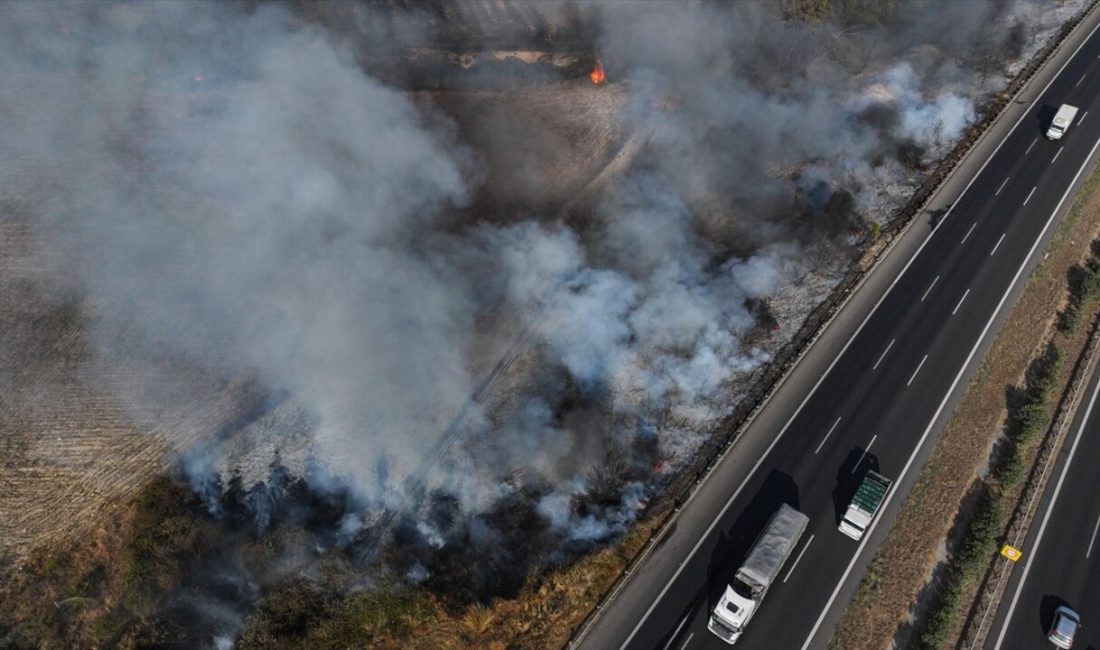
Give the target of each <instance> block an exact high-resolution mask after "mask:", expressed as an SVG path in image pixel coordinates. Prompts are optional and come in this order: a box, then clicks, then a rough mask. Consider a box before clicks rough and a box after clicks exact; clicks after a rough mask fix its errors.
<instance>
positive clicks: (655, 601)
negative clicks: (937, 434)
mask: <svg viewBox="0 0 1100 650" xmlns="http://www.w3.org/2000/svg"><path fill="white" fill-rule="evenodd" d="M1097 29H1100V24H1097V25H1096V26H1095V27H1093V28H1092V31H1090V32H1089V33H1088V35H1087V36H1085V38H1084V39H1082V41H1081V42H1080V43H1078V44H1077V48H1076V49H1074V50H1073V53H1072V54H1070V55H1069V57H1067V58H1066V60H1065V61H1064V62H1063V63H1062V65H1061V67H1059V68H1058V70H1057V71H1056V72H1055V73H1054V74H1053V75H1052V76H1051V78H1050V80H1049V81H1047V83H1046V85H1045V86H1043V89H1042V90H1040V91H1039V92H1038V94H1036V95H1035V99H1033V100H1031V104H1030V105H1029V106H1028V107H1027V110H1026V111H1024V112H1022V113H1021V114H1020V117H1018V118H1016V123H1015V124H1013V125H1012V128H1011V129H1009V130H1008V133H1006V134H1005V136H1004V137H1003V138H1001V141H1000V142H999V143H997V146H996V147H995V148H994V149H993V151H992V152H991V153H990V154H989V155H988V156H987V157H986V159H985V162H983V163H982V166H981V167H979V168H978V171H977V172H975V173H974V175H973V176H971V177H970V181H969V182H967V184H966V187H964V188H963V190H962V192H960V193H959V195H958V197H956V199H955V200H954V201H952V203H951V206H950V207H949V208H947V212H945V213H944V215H943V218H942V219H940V221H939V223H937V224H936V225H935V227H933V228H932V231H931V232H929V233H928V236H927V237H925V238H924V241H922V242H921V243H920V246H918V247H917V250H916V251H915V252H914V253H913V255H912V256H911V257H910V258H909V260H908V261H907V262H906V263H905V266H903V267H902V269H901V271H899V272H898V274H897V275H896V276H894V280H893V282H891V283H890V286H888V287H886V291H885V292H883V294H882V295H881V296H880V297H879V299H878V301H876V302H875V306H874V307H872V308H871V311H870V312H868V313H867V315H866V316H865V317H864V318H863V322H861V323H860V324H859V327H857V328H856V331H855V332H852V335H851V336H850V337H848V341H847V342H846V343H845V344H844V347H842V348H841V349H840V352H839V353H837V355H836V356H835V357H833V360H832V362H831V363H829V366H828V367H827V368H825V372H823V373H821V377H819V378H818V380H817V381H816V382H815V383H814V385H813V388H811V389H810V392H809V393H807V394H806V397H805V398H803V399H802V402H801V403H799V405H798V408H797V409H795V411H794V413H792V414H791V417H790V418H788V419H787V422H786V424H784V425H783V428H782V429H780V430H779V433H777V434H776V435H775V439H774V440H772V442H771V444H770V445H768V448H767V449H765V450H764V453H763V454H762V455H761V456H760V458H759V459H757V461H756V463H755V464H754V465H753V466H752V469H750V470H749V474H748V476H746V477H745V478H744V480H742V481H741V484H740V485H738V486H737V489H736V490H734V492H733V494H731V495H730V498H729V500H727V501H726V504H725V505H724V506H723V507H722V510H721V512H719V513H718V516H717V517H715V518H714V520H713V521H712V522H711V523H710V526H709V527H707V530H706V532H704V533H703V535H702V537H700V538H699V539H698V541H696V542H695V546H693V547H692V549H691V552H690V553H688V556H687V557H686V558H684V560H683V561H682V562H681V563H680V566H678V567H677V568H676V571H675V572H674V573H673V574H672V578H670V579H669V581H668V582H667V583H665V586H664V587H663V588H662V589H661V592H660V593H658V594H657V597H656V598H654V599H653V602H652V603H650V605H649V608H648V609H646V611H645V613H644V614H642V618H641V619H640V620H639V621H638V624H637V625H635V626H634V629H633V630H631V632H630V636H628V637H627V638H626V640H625V641H623V644H622V646H621V647H622V648H626V647H627V646H628V645H630V642H631V641H633V640H634V637H635V636H637V634H638V630H640V629H642V625H644V624H645V622H646V620H647V619H649V615H650V614H652V613H653V610H654V609H656V608H657V604H658V603H660V602H661V599H662V598H664V597H665V594H666V593H668V590H669V587H671V586H672V583H674V582H676V579H677V578H679V577H680V573H681V572H683V570H684V567H685V566H687V565H688V563H689V562H690V561H691V558H692V557H694V556H695V554H696V553H698V552H699V548H700V547H701V546H702V545H703V542H705V541H706V539H707V537H710V534H711V533H712V532H714V527H715V526H717V525H718V522H720V521H721V520H722V517H724V516H725V514H726V511H727V510H729V508H730V506H731V505H733V502H734V500H736V499H737V496H738V495H739V494H740V493H741V490H743V489H744V488H745V486H746V485H747V484H748V482H749V480H750V479H752V477H753V475H754V474H755V473H756V470H757V469H758V468H759V467H760V465H761V464H763V462H764V459H765V458H767V457H768V454H770V453H771V450H772V449H773V448H774V447H775V445H776V444H777V443H778V442H779V439H780V438H782V437H783V434H784V433H786V431H787V429H788V428H789V427H790V426H791V423H792V422H794V419H795V418H796V417H798V414H799V413H801V412H802V408H803V407H804V406H806V403H807V402H809V401H810V398H811V397H813V395H814V393H816V392H817V389H818V387H819V386H820V385H821V382H823V381H825V378H826V377H828V376H829V372H830V371H832V369H833V366H835V365H836V364H837V362H838V361H839V360H840V357H842V356H844V353H845V352H846V351H847V350H848V346H850V345H851V344H852V341H854V340H856V337H857V336H859V333H860V332H861V331H863V327H864V326H865V325H866V324H867V321H869V320H871V317H872V316H874V315H875V312H876V311H878V308H879V305H881V304H882V302H883V301H884V300H886V297H887V296H889V295H890V292H891V291H893V289H894V287H895V286H897V284H898V281H899V280H901V278H902V276H904V275H905V272H906V271H908V270H909V267H910V266H912V265H913V262H914V261H915V260H916V259H917V258H918V257H920V253H921V251H923V250H924V247H925V246H927V245H928V242H930V241H932V236H933V235H935V234H936V231H937V230H938V229H939V228H940V226H942V225H943V224H944V223H945V222H946V221H947V217H949V216H951V212H952V211H954V209H955V206H956V205H957V204H958V202H959V199H961V198H962V197H963V196H965V195H966V192H967V191H968V190H969V189H970V186H971V185H973V184H974V181H976V180H978V177H979V176H981V175H982V172H983V171H985V168H986V167H988V166H989V163H990V161H992V160H993V158H995V157H996V156H997V152H998V151H1000V150H1001V147H1003V146H1004V144H1005V142H1007V141H1008V139H1009V138H1010V137H1011V136H1012V134H1013V133H1015V132H1016V128H1017V127H1019V126H1020V123H1021V122H1023V121H1024V118H1025V117H1027V116H1028V115H1029V114H1030V113H1031V111H1032V109H1034V108H1035V105H1036V104H1037V103H1039V98H1040V97H1042V96H1043V93H1045V92H1046V91H1047V89H1048V88H1050V85H1051V84H1052V83H1054V80H1055V79H1057V78H1058V76H1059V75H1061V74H1062V71H1063V70H1065V69H1066V66H1067V65H1069V62H1070V61H1072V60H1073V58H1074V57H1076V56H1077V53H1078V52H1080V51H1081V48H1082V47H1084V45H1085V43H1087V42H1088V40H1089V39H1090V38H1092V35H1093V34H1094V33H1096V30H1097ZM1036 140H1038V138H1036ZM1031 144H1032V145H1034V144H1035V143H1034V142H1032V143H1031ZM1097 144H1100V142H1098V143H1097ZM1095 152H1096V147H1095V146H1093V151H1092V153H1090V154H1089V158H1092V154H1093V153H1095ZM1082 169H1084V167H1082ZM1077 173H1078V175H1080V173H1081V172H1080V171H1078V172H1077ZM1076 180H1077V177H1076V176H1075V177H1074V182H1076ZM1070 187H1071V188H1072V187H1073V183H1070ZM1066 193H1067V194H1068V193H1069V190H1068V189H1067V190H1066ZM1062 199H1063V200H1065V197H1062ZM1061 205H1062V202H1061V201H1059V202H1058V207H1061ZM1054 211H1055V212H1057V211H1058V208H1055V210H1054ZM1053 217H1054V215H1053V214H1052V215H1051V218H1052V219H1053ZM1047 226H1048V227H1049V226H1050V222H1049V221H1048V222H1047ZM1043 232H1046V228H1044V229H1043ZM1039 239H1042V235H1041V234H1040V237H1039ZM1036 244H1038V240H1036ZM1032 249H1034V246H1033V247H1032ZM1028 255H1029V256H1030V253H1029V254H1028ZM1020 270H1021V271H1022V270H1023V267H1021V269H1020ZM937 279H939V276H937ZM1013 282H1015V281H1013ZM1010 286H1011V285H1010ZM1005 295H1006V296H1007V295H1008V294H1007V293H1006V294H1005ZM1002 300H1003V299H1002ZM998 309H999V307H998ZM990 322H991V323H992V320H991V321H990ZM987 327H988V325H987ZM983 335H984V331H983ZM979 340H981V339H980V337H979ZM975 349H977V348H975ZM971 354H973V353H971ZM964 367H965V364H964ZM959 376H962V375H961V373H960V375H959ZM957 381H958V380H957V379H956V382H957ZM952 388H953V387H952ZM948 393H950V391H948ZM944 401H945V402H946V399H945V400H944ZM933 421H935V418H933ZM931 426H932V425H931V424H929V430H931ZM925 435H926V436H927V435H928V433H927V431H926V432H925ZM922 440H923V438H922ZM917 448H918V449H919V448H920V445H917ZM915 453H916V452H915V451H914V454H915ZM906 468H907V469H908V465H906ZM704 480H706V479H704ZM892 494H893V491H891V492H890V495H892ZM890 495H887V497H886V502H884V504H883V505H884V506H885V504H886V503H889V501H890ZM877 521H878V518H877V517H876V518H875V521H872V522H871V527H870V529H873V528H874V527H875V522H877ZM870 529H868V532H870ZM868 539H870V536H869V535H866V534H865V535H864V540H863V543H862V544H861V545H860V547H859V549H857V551H856V556H855V558H853V559H852V563H851V564H849V565H848V569H847V570H846V571H845V572H844V577H843V578H841V581H840V584H839V585H837V588H836V590H835V591H834V592H833V596H832V597H831V598H830V599H829V604H828V605H826V607H825V610H824V611H823V612H822V613H821V616H820V617H819V618H818V621H817V623H816V624H815V625H814V629H813V631H811V632H810V637H809V638H808V639H807V640H806V643H807V644H809V642H810V640H811V639H813V635H814V634H816V633H817V628H818V627H820V626H821V621H823V620H824V619H825V614H826V613H828V611H829V607H831V606H832V601H833V600H835V599H836V593H837V592H839V591H840V587H841V586H843V584H844V580H845V579H846V578H847V577H848V573H849V572H851V570H852V565H853V564H854V563H855V559H856V558H858V557H859V552H860V551H861V550H862V549H863V544H866V543H867V540H868ZM592 622H593V623H595V619H593V621H592ZM589 625H590V626H591V623H590V624H589ZM582 634H584V632H582Z"/></svg>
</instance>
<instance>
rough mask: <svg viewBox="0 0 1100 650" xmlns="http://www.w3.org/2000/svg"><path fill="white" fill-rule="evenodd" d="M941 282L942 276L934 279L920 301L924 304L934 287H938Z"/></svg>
mask: <svg viewBox="0 0 1100 650" xmlns="http://www.w3.org/2000/svg"><path fill="white" fill-rule="evenodd" d="M939 281H940V276H938V275H937V276H936V277H934V278H932V284H930V285H928V288H927V289H925V290H924V295H923V296H921V297H920V301H921V302H924V299H925V298H927V297H928V294H929V292H931V291H932V287H934V286H936V283H937V282H939Z"/></svg>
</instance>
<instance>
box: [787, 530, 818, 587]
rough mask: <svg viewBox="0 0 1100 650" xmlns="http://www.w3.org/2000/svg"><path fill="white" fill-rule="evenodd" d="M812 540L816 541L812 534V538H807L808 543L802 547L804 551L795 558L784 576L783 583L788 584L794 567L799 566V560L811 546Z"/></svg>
mask: <svg viewBox="0 0 1100 650" xmlns="http://www.w3.org/2000/svg"><path fill="white" fill-rule="evenodd" d="M812 541H814V536H813V535H810V539H808V540H806V545H805V546H803V547H802V552H801V553H799V554H798V557H796V558H795V559H794V564H792V565H791V569H790V571H787V575H785V576H783V584H787V580H788V579H789V578H790V577H791V574H792V573H794V568H795V567H796V566H798V561H799V560H801V559H802V556H803V555H805V554H806V549H808V548H810V542H812Z"/></svg>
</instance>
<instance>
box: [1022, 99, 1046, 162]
mask: <svg viewBox="0 0 1100 650" xmlns="http://www.w3.org/2000/svg"><path fill="white" fill-rule="evenodd" d="M1043 92H1046V91H1045V90H1044V91H1043ZM1039 94H1040V95H1041V94H1043V93H1039ZM1027 110H1028V112H1031V109H1030V108H1029V109H1027ZM1038 141H1039V138H1035V139H1034V140H1032V141H1031V144H1029V145H1028V146H1027V151H1025V152H1024V155H1025V156H1026V155H1028V154H1029V153H1031V148H1032V147H1034V146H1035V143H1036V142H1038Z"/></svg>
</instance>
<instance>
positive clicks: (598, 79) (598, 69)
mask: <svg viewBox="0 0 1100 650" xmlns="http://www.w3.org/2000/svg"><path fill="white" fill-rule="evenodd" d="M588 78H589V79H591V80H592V83H594V84H596V85H597V86H599V85H601V84H603V83H604V82H606V81H607V74H606V73H605V72H604V70H603V63H601V62H600V59H599V58H597V59H596V65H595V67H593V68H592V72H591V74H589V75H588Z"/></svg>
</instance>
